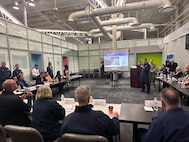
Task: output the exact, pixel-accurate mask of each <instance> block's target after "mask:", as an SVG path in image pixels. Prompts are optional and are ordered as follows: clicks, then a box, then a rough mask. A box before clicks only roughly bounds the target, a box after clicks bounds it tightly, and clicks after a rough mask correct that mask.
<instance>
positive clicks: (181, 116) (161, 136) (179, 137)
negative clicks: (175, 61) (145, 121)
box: [137, 88, 189, 142]
mask: <svg viewBox="0 0 189 142" xmlns="http://www.w3.org/2000/svg"><path fill="white" fill-rule="evenodd" d="M160 98H161V102H162V106H163V108H164V109H165V111H166V113H164V114H163V115H160V116H158V117H157V118H156V119H154V120H153V122H152V123H151V125H150V127H149V129H148V130H145V129H139V131H138V137H137V142H181V141H182V142H188V141H189V135H188V134H189V129H188V128H189V112H187V111H184V110H183V109H182V108H181V107H180V100H179V94H178V92H176V91H175V90H173V89H171V88H165V89H163V90H162V91H161V93H160Z"/></svg>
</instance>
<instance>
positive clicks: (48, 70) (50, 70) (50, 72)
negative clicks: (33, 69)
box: [47, 66, 54, 78]
mask: <svg viewBox="0 0 189 142" xmlns="http://www.w3.org/2000/svg"><path fill="white" fill-rule="evenodd" d="M47 72H48V73H49V75H50V77H51V78H53V77H54V75H53V70H52V68H51V67H50V66H48V67H47Z"/></svg>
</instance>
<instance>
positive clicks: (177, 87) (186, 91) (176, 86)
mask: <svg viewBox="0 0 189 142" xmlns="http://www.w3.org/2000/svg"><path fill="white" fill-rule="evenodd" d="M156 80H158V81H162V82H164V83H166V84H168V85H169V86H171V87H173V88H174V89H175V90H177V91H178V92H181V93H183V94H185V95H187V96H189V88H182V87H181V85H179V84H178V82H176V81H173V82H172V83H170V82H168V80H167V79H163V78H156Z"/></svg>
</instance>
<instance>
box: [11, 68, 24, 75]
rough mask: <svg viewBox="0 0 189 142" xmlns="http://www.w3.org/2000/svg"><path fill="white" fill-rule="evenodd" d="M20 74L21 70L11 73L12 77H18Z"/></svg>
mask: <svg viewBox="0 0 189 142" xmlns="http://www.w3.org/2000/svg"><path fill="white" fill-rule="evenodd" d="M20 73H22V70H21V69H15V70H14V71H13V72H12V74H13V75H12V76H18V75H19V74H20Z"/></svg>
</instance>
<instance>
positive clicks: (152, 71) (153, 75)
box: [149, 59, 157, 87]
mask: <svg viewBox="0 0 189 142" xmlns="http://www.w3.org/2000/svg"><path fill="white" fill-rule="evenodd" d="M156 70H157V68H156V65H155V64H154V62H153V60H152V59H151V60H150V72H149V73H150V84H151V85H154V87H155V78H156Z"/></svg>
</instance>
